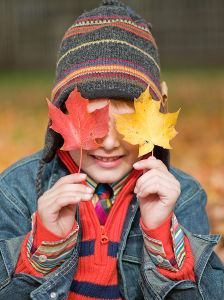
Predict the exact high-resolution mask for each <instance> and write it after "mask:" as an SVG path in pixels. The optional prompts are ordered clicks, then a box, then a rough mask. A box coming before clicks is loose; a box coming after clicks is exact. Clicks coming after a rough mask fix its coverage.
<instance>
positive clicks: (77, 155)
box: [69, 149, 80, 165]
mask: <svg viewBox="0 0 224 300" xmlns="http://www.w3.org/2000/svg"><path fill="white" fill-rule="evenodd" d="M69 154H70V155H71V157H72V159H73V160H74V162H75V163H76V164H77V165H79V160H80V149H75V150H71V151H69Z"/></svg>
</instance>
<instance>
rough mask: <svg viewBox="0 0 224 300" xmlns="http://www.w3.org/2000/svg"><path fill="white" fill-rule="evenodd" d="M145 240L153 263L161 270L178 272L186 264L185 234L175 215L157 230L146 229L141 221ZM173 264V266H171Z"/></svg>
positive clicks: (171, 215)
mask: <svg viewBox="0 0 224 300" xmlns="http://www.w3.org/2000/svg"><path fill="white" fill-rule="evenodd" d="M140 227H141V230H142V233H143V239H144V243H145V246H146V249H147V250H148V252H149V254H150V256H151V258H152V261H153V262H154V263H155V265H156V266H158V267H159V268H163V269H166V270H168V271H172V272H178V271H179V270H180V269H181V267H182V265H183V262H184V258H185V255H186V253H185V246H184V234H183V231H182V230H181V228H180V226H179V224H178V222H177V219H176V217H175V215H174V214H173V213H171V214H170V215H169V217H168V218H167V219H166V220H165V221H164V222H163V223H162V224H160V225H159V226H158V227H157V228H155V229H149V228H147V227H145V225H144V224H143V221H142V219H140ZM171 262H172V264H171Z"/></svg>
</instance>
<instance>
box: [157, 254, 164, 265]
mask: <svg viewBox="0 0 224 300" xmlns="http://www.w3.org/2000/svg"><path fill="white" fill-rule="evenodd" d="M156 258H157V260H158V262H159V263H162V262H163V258H162V256H160V255H157V257H156Z"/></svg>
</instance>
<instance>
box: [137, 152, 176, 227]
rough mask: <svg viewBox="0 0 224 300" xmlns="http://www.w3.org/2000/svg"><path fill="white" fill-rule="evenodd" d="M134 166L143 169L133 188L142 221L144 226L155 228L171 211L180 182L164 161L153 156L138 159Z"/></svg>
mask: <svg viewBox="0 0 224 300" xmlns="http://www.w3.org/2000/svg"><path fill="white" fill-rule="evenodd" d="M134 168H135V169H137V170H144V171H143V175H142V176H141V177H140V178H139V179H138V180H137V183H136V187H135V190H134V192H135V193H136V194H137V197H138V199H139V202H140V210H141V215H142V221H143V223H144V225H145V226H146V227H148V228H150V229H153V228H156V227H157V226H159V225H160V224H161V223H162V222H163V221H165V219H166V218H167V217H168V216H169V215H170V213H171V212H172V210H173V207H174V205H175V203H176V201H177V199H178V197H179V195H180V183H179V181H177V180H176V178H175V177H174V176H173V175H172V174H171V173H170V172H169V171H168V169H167V167H166V166H165V165H164V163H163V162H162V161H161V160H159V159H156V158H155V157H153V156H151V157H149V158H148V159H144V160H141V161H138V162H137V163H135V164H134Z"/></svg>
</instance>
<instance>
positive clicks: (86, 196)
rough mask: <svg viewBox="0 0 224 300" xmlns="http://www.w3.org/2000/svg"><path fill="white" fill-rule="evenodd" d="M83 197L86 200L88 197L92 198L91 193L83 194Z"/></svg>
mask: <svg viewBox="0 0 224 300" xmlns="http://www.w3.org/2000/svg"><path fill="white" fill-rule="evenodd" d="M83 198H84V199H85V200H88V199H91V198H92V195H84V196H83Z"/></svg>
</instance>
